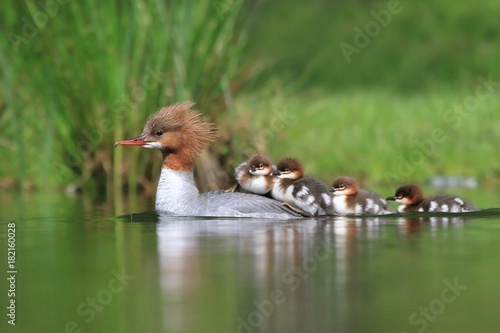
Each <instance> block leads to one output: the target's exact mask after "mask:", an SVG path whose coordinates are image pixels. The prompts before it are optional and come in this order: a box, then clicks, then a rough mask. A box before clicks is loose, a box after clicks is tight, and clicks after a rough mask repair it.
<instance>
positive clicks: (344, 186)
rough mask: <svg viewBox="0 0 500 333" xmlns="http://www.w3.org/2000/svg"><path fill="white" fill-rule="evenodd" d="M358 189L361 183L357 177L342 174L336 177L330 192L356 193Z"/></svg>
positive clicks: (334, 193) (338, 193)
mask: <svg viewBox="0 0 500 333" xmlns="http://www.w3.org/2000/svg"><path fill="white" fill-rule="evenodd" d="M358 190H359V185H358V182H357V181H356V179H355V178H353V177H347V176H342V177H337V178H335V180H334V181H333V183H332V188H331V189H330V192H333V195H354V194H356V193H358Z"/></svg>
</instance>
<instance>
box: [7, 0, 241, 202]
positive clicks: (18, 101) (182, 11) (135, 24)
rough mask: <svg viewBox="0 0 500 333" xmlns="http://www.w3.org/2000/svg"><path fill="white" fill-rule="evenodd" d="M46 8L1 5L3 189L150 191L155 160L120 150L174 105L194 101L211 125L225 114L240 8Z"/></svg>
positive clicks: (157, 4) (178, 4)
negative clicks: (125, 141)
mask: <svg viewBox="0 0 500 333" xmlns="http://www.w3.org/2000/svg"><path fill="white" fill-rule="evenodd" d="M61 2H63V1H61ZM48 3H50V4H52V7H47V8H45V7H44V6H43V5H42V4H43V3H41V2H40V3H39V2H37V1H25V2H8V3H5V4H2V14H5V20H3V22H0V29H1V31H2V33H3V35H4V36H6V37H8V38H2V39H1V41H0V50H1V51H0V65H1V68H2V71H1V74H0V75H1V76H0V84H1V95H0V107H1V108H2V109H3V111H2V113H1V115H0V126H1V128H2V133H1V134H0V150H1V152H2V157H3V158H2V161H0V170H2V178H3V180H4V182H6V183H8V184H7V185H8V186H12V187H16V186H19V187H22V188H33V187H34V188H40V189H44V188H63V187H65V188H67V189H68V190H70V191H73V190H76V189H82V190H85V191H93V192H98V193H108V195H111V194H113V193H114V194H115V195H117V194H120V193H121V192H122V189H123V188H124V185H125V184H128V186H129V187H130V188H129V191H128V192H129V193H135V189H136V186H137V185H138V184H140V185H141V186H142V187H143V188H145V189H146V190H149V191H152V186H151V182H150V178H154V177H151V175H146V174H147V173H148V172H149V173H150V171H148V170H150V166H151V163H153V162H154V164H155V165H156V164H159V161H158V156H157V155H155V154H152V153H151V152H141V151H140V150H139V149H127V150H126V152H125V151H124V150H123V149H116V150H115V149H113V142H114V141H116V140H119V139H124V138H129V137H133V136H136V135H138V134H140V132H141V130H142V126H143V124H144V121H145V119H146V118H147V116H148V115H149V114H151V113H153V112H154V111H156V110H157V109H158V108H159V107H161V106H164V105H168V104H171V103H174V102H178V101H184V100H189V99H191V100H194V101H196V102H197V103H198V107H199V108H200V109H201V110H202V111H204V112H206V113H207V114H209V115H210V116H211V117H216V116H217V115H218V113H219V112H221V111H224V109H225V104H226V102H225V99H224V95H223V89H222V87H223V86H224V84H225V82H226V81H227V80H229V81H230V80H232V79H233V78H235V77H236V75H237V73H238V68H237V66H236V64H237V62H238V59H239V57H240V54H241V50H242V47H243V43H244V38H243V37H244V35H243V32H244V29H243V24H242V22H240V20H238V17H239V12H240V11H241V8H242V5H243V4H242V2H241V1H232V0H220V1H199V2H191V1H181V0H172V1H160V0H157V1H153V0H150V1H141V2H135V1H105V2H102V1H95V0H93V1H87V2H73V1H71V2H66V3H63V4H59V3H58V2H56V1H53V2H50V1H49V2H48ZM226 93H227V91H226ZM229 93H231V91H230V92H229ZM156 171H157V170H156ZM8 175H10V176H8Z"/></svg>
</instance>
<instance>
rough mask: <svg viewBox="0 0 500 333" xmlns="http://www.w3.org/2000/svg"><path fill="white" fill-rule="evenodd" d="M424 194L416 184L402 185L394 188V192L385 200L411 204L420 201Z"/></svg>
mask: <svg viewBox="0 0 500 333" xmlns="http://www.w3.org/2000/svg"><path fill="white" fill-rule="evenodd" d="M423 198H424V194H423V193H422V190H421V189H420V187H418V186H417V185H403V186H400V187H399V188H398V189H397V190H396V194H394V196H392V197H388V198H387V200H394V201H396V202H398V203H401V204H404V205H413V204H415V203H418V202H420V201H422V199H423Z"/></svg>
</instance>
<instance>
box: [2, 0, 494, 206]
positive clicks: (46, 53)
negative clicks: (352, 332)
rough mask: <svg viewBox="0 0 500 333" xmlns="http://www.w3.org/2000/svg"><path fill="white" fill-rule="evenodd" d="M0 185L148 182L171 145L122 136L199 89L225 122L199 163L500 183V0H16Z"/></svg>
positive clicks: (219, 179)
mask: <svg viewBox="0 0 500 333" xmlns="http://www.w3.org/2000/svg"><path fill="white" fill-rule="evenodd" d="M0 12H1V13H2V20H1V21H0V30H1V31H2V37H3V38H1V39H0V66H1V71H0V84H1V88H0V153H1V156H2V158H1V159H0V188H2V189H6V190H9V191H10V190H22V191H49V190H50V191H61V192H62V191H67V192H80V191H81V192H84V193H88V194H90V195H92V196H95V197H96V198H101V199H105V200H110V201H115V202H120V201H121V200H122V199H123V197H124V196H127V198H128V199H127V200H132V201H133V200H136V196H137V193H141V194H142V195H141V196H149V195H153V194H154V192H155V187H156V180H157V177H158V173H159V168H160V155H159V154H158V153H152V152H151V151H142V150H140V149H127V150H124V149H121V148H120V149H113V142H114V141H116V140H119V139H125V138H131V137H134V136H136V135H138V134H140V132H141V131H142V126H143V124H144V122H145V120H146V118H147V117H148V115H149V114H151V113H153V112H154V111H156V110H157V109H158V108H159V107H161V106H165V105H169V104H172V103H175V102H179V101H184V100H193V101H195V102H196V103H197V108H198V109H199V110H200V111H203V112H204V113H206V114H207V116H208V117H209V118H210V119H212V120H213V121H214V122H216V123H217V124H218V125H219V126H220V128H221V139H220V140H219V141H218V142H217V143H216V144H215V145H213V147H212V148H211V149H210V152H209V154H205V155H203V156H202V158H201V159H200V161H199V163H198V165H197V172H196V175H197V178H198V181H199V184H200V186H201V187H202V188H204V189H208V188H217V187H218V188H221V187H225V186H228V185H229V184H230V183H231V181H232V179H231V174H232V170H233V168H234V166H235V165H237V164H238V163H240V162H241V161H242V160H243V159H245V158H247V157H248V156H249V155H252V154H253V153H256V152H261V153H268V154H269V155H270V156H271V157H272V158H273V159H274V160H275V161H277V160H279V159H280V158H283V157H286V156H294V157H298V158H299V159H301V160H302V161H303V162H304V165H305V169H306V172H307V173H309V174H312V175H315V176H317V177H319V178H321V179H322V180H324V181H325V182H327V183H330V182H331V180H332V179H333V178H334V177H336V176H338V175H342V174H349V175H352V176H355V177H358V178H360V179H361V181H362V184H363V185H365V186H375V187H377V186H387V187H392V186H394V185H396V184H399V183H403V182H409V181H415V182H419V183H420V182H424V181H425V180H427V179H429V178H430V177H432V176H435V175H452V176H460V177H474V178H477V179H478V180H479V182H480V185H481V186H484V187H489V188H490V189H495V188H497V187H498V186H499V185H500V181H499V177H498V175H499V173H500V160H499V159H498V158H497V156H498V154H497V151H498V149H497V146H498V142H500V125H499V123H498V121H497V118H498V116H497V115H498V106H499V105H500V98H499V96H500V95H499V90H500V66H498V59H500V26H499V23H498V13H499V12H500V2H498V1H493V0H487V1H482V2H481V3H474V2H470V1H468V2H458V3H457V2H456V1H451V0H440V1H435V2H421V1H389V2H385V1H326V0H322V1H320V0H316V1H298V0H287V1H249V0H247V1H243V0H211V1H177V0H172V1H161V0H156V1H153V0H151V1H148V0H146V1H107V2H102V1H95V0H91V1H86V2H76V1H66V0H65V1H63V0H60V1H56V0H49V1H47V2H37V1H7V2H2V4H0Z"/></svg>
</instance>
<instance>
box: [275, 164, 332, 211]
mask: <svg viewBox="0 0 500 333" xmlns="http://www.w3.org/2000/svg"><path fill="white" fill-rule="evenodd" d="M276 169H277V170H276V171H275V172H273V175H274V176H276V177H277V178H278V179H276V180H275V181H274V186H273V189H272V191H271V195H272V197H273V198H274V199H276V200H279V201H283V202H285V203H287V204H289V205H291V206H293V207H296V208H299V209H301V210H303V211H304V212H307V213H309V214H312V215H326V214H333V213H334V211H333V207H332V198H331V197H330V195H329V193H328V188H327V187H326V185H325V184H323V183H322V182H321V181H319V180H318V179H316V178H313V177H310V176H305V175H304V168H303V167H302V164H301V163H300V162H299V161H298V160H296V159H294V158H285V159H283V160H281V161H280V162H279V163H278V164H277V165H276Z"/></svg>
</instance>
